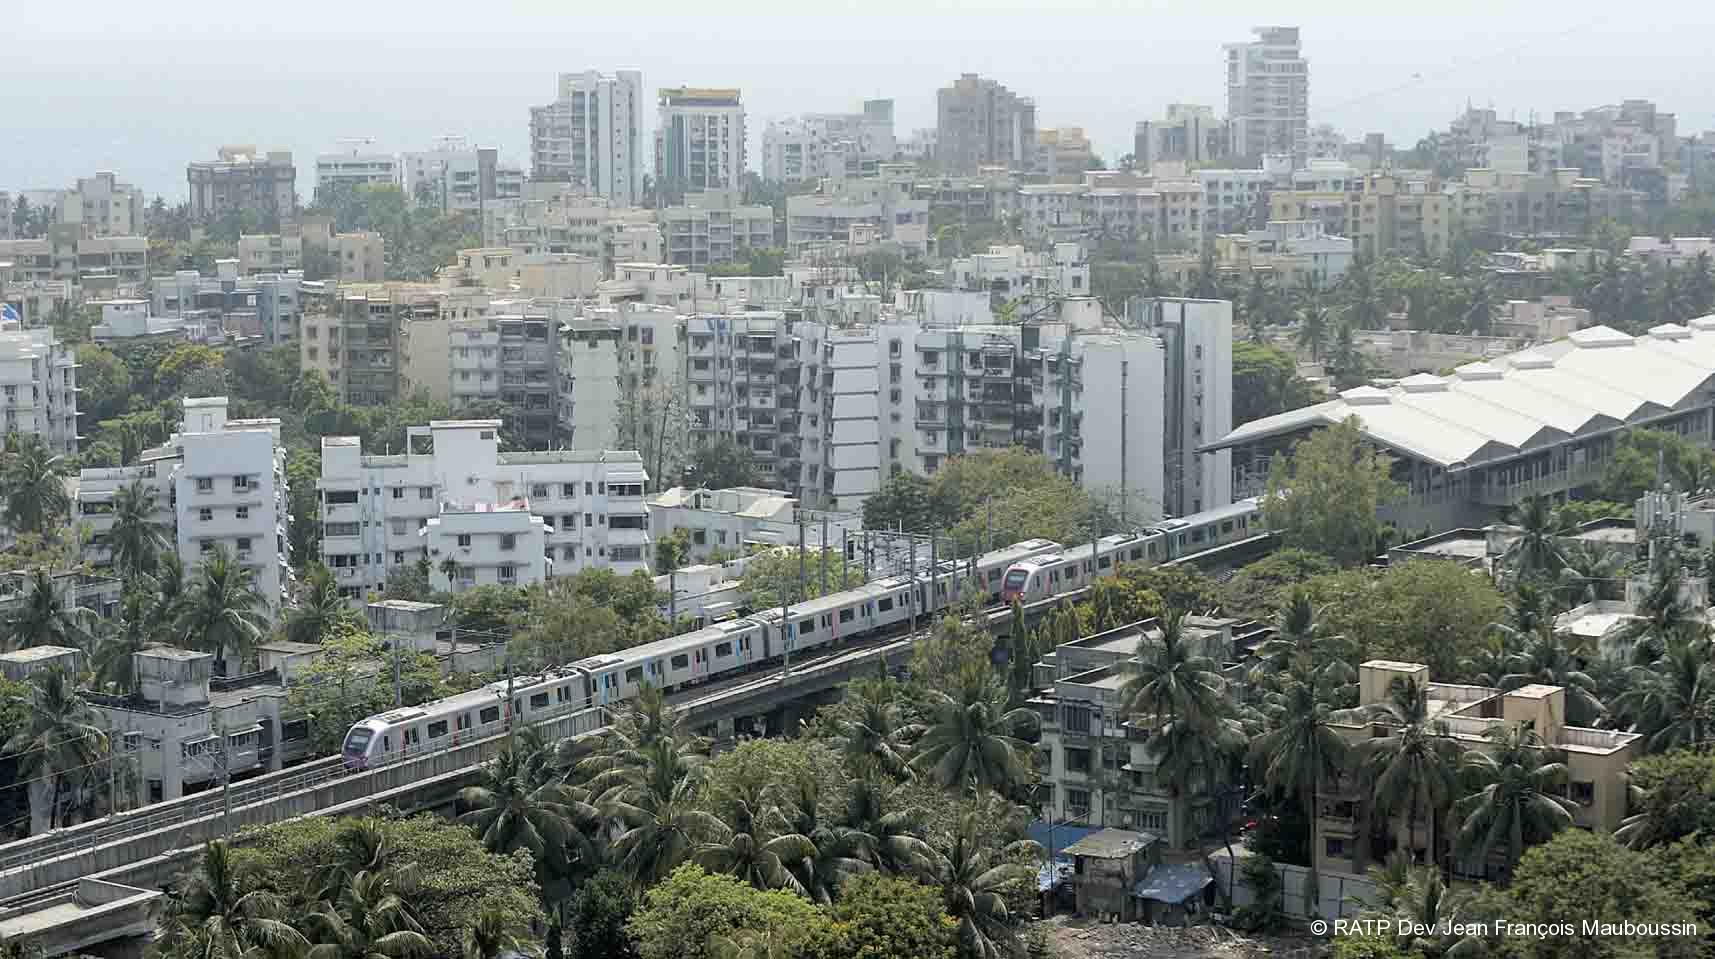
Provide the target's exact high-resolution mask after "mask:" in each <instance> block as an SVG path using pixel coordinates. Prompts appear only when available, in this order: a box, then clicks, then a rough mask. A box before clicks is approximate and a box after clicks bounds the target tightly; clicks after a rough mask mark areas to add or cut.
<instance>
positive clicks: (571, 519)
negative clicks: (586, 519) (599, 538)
mask: <svg viewBox="0 0 1715 959" xmlns="http://www.w3.org/2000/svg"><path fill="white" fill-rule="evenodd" d="M560 528H561V529H565V530H573V529H577V528H578V514H576V513H567V514H566V515H564V516H562V517H560Z"/></svg>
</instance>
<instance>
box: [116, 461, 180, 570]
mask: <svg viewBox="0 0 1715 959" xmlns="http://www.w3.org/2000/svg"><path fill="white" fill-rule="evenodd" d="M112 517H113V525H112V527H111V528H110V529H109V530H108V531H107V545H108V548H109V549H110V550H111V551H112V561H113V567H114V568H115V569H116V570H118V571H119V575H121V576H123V577H124V578H126V579H128V580H129V579H131V578H133V577H135V576H137V575H138V574H141V573H145V572H148V571H149V570H151V569H153V568H154V567H155V560H156V559H157V558H158V557H159V556H160V555H161V553H162V552H164V551H165V550H166V548H167V533H166V527H165V526H164V525H163V524H162V523H160V522H159V521H158V520H156V519H155V491H154V490H153V489H150V488H149V487H148V486H145V485H144V484H143V481H142V480H140V479H139V480H133V481H132V482H131V484H130V485H128V486H122V487H120V488H119V489H118V490H115V491H114V493H113V513H112Z"/></svg>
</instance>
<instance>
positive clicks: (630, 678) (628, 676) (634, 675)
mask: <svg viewBox="0 0 1715 959" xmlns="http://www.w3.org/2000/svg"><path fill="white" fill-rule="evenodd" d="M642 678H643V667H642V666H633V667H631V668H630V669H628V670H626V671H625V681H626V682H628V683H635V682H638V681H639V680H641V679H642Z"/></svg>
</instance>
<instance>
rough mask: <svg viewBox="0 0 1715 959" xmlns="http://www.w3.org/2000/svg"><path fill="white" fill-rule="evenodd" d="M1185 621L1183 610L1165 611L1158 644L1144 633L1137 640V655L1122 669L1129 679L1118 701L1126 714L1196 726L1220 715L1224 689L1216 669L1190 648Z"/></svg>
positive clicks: (1127, 661)
mask: <svg viewBox="0 0 1715 959" xmlns="http://www.w3.org/2000/svg"><path fill="white" fill-rule="evenodd" d="M1184 623H1185V613H1184V611H1183V610H1176V609H1175V610H1169V611H1168V612H1167V615H1166V617H1164V618H1163V619H1162V621H1161V639H1160V640H1159V641H1156V640H1154V639H1152V638H1151V637H1150V636H1149V634H1148V633H1147V632H1145V633H1144V635H1143V636H1142V637H1140V638H1139V639H1138V641H1137V653H1136V655H1135V656H1134V657H1133V658H1132V659H1129V660H1126V661H1125V663H1124V667H1123V668H1124V669H1125V671H1126V672H1127V674H1128V678H1127V679H1126V681H1125V683H1124V684H1123V685H1122V686H1120V701H1121V702H1122V703H1123V704H1124V707H1123V708H1124V709H1125V711H1126V713H1128V714H1130V715H1142V716H1151V717H1154V718H1155V719H1156V721H1157V722H1170V721H1172V720H1174V719H1180V718H1183V719H1186V720H1188V721H1190V722H1191V723H1192V724H1193V725H1196V724H1199V723H1201V722H1202V721H1203V720H1204V718H1205V717H1209V716H1213V715H1214V714H1216V713H1217V712H1219V710H1220V707H1221V702H1222V697H1223V694H1224V691H1225V687H1226V684H1225V683H1224V682H1223V681H1222V680H1221V673H1220V667H1219V666H1217V665H1216V663H1215V661H1214V660H1212V659H1210V658H1209V657H1207V656H1199V655H1197V654H1196V653H1195V652H1194V651H1193V650H1192V649H1191V646H1190V644H1189V643H1188V642H1187V641H1186V639H1185V631H1184Z"/></svg>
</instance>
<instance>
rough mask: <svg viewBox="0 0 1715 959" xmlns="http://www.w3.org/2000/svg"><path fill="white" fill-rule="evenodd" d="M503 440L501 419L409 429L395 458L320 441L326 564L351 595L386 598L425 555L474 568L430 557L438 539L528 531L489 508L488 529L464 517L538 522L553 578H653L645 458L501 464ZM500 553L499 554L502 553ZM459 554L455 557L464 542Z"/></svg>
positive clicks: (548, 456)
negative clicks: (504, 511) (466, 532)
mask: <svg viewBox="0 0 1715 959" xmlns="http://www.w3.org/2000/svg"><path fill="white" fill-rule="evenodd" d="M499 429H500V421H499V420H440V421H436V422H433V423H430V424H429V425H427V426H415V427H411V428H410V429H408V430H407V431H406V447H407V449H406V451H405V452H403V453H394V454H387V455H373V454H372V455H365V454H364V452H363V447H362V442H361V440H359V439H358V438H357V437H355V436H329V437H324V438H323V439H322V473H321V480H320V482H318V483H317V488H318V489H319V490H320V492H321V499H322V523H323V529H322V556H321V558H322V562H323V563H325V564H326V565H327V566H328V568H329V569H331V570H333V573H334V576H335V579H336V580H337V582H338V584H339V587H340V592H341V593H342V595H345V596H347V597H349V598H351V599H353V600H360V599H362V598H363V597H364V596H365V595H367V594H368V593H371V592H374V591H378V590H380V589H381V588H383V586H385V584H386V582H387V576H388V574H389V573H390V572H391V571H393V570H396V569H399V568H401V567H404V566H407V565H409V564H413V563H416V562H417V561H418V559H419V558H422V557H425V556H427V557H429V558H430V559H431V561H432V562H433V563H434V564H435V565H437V566H438V565H439V563H440V562H441V560H444V559H446V558H448V557H449V556H451V557H452V558H454V560H455V562H457V563H459V564H460V565H461V566H462V565H465V564H464V561H463V560H462V559H460V558H459V557H460V556H461V555H462V554H458V553H456V552H455V553H446V552H443V554H442V555H441V557H440V558H436V557H434V556H432V555H430V554H429V553H428V552H427V550H429V549H431V548H434V547H435V545H436V544H437V543H438V542H439V540H438V539H437V537H439V536H442V535H451V536H454V537H456V536H458V535H462V534H461V533H460V532H458V531H459V530H460V529H463V528H465V527H467V526H469V525H470V524H473V523H474V524H479V525H480V524H481V523H484V522H487V523H490V524H498V526H500V527H506V528H507V530H508V531H511V532H513V533H514V534H515V535H516V534H517V533H518V532H521V530H511V529H510V526H511V525H516V524H518V523H519V522H520V521H519V519H518V517H516V516H512V517H504V518H493V517H496V516H499V515H500V514H497V513H494V512H493V511H492V509H491V511H490V512H489V513H488V514H486V515H488V516H489V517H490V519H488V520H482V519H480V518H478V519H470V518H467V514H473V513H475V507H476V506H477V505H478V504H487V505H488V506H490V507H493V506H494V505H495V504H500V505H503V506H506V505H510V504H512V503H513V502H514V501H517V502H520V503H522V504H523V505H524V506H525V509H526V512H527V514H528V515H529V516H532V517H535V518H537V519H538V520H539V521H540V523H541V532H542V536H543V539H542V540H540V541H537V547H538V548H537V549H536V551H535V559H549V558H550V556H549V551H550V550H552V551H553V553H552V557H551V559H552V562H551V563H550V564H549V565H548V566H547V567H546V571H547V572H546V575H553V576H564V575H570V574H573V573H576V572H577V571H578V570H581V569H585V568H589V567H606V568H612V569H614V570H616V571H617V572H620V573H630V572H632V571H634V570H647V569H648V568H649V563H650V560H651V555H650V553H651V550H650V542H649V513H648V507H647V506H646V505H645V503H644V499H643V487H644V484H645V483H646V482H647V481H648V477H647V474H646V473H645V472H644V469H643V464H642V461H641V460H640V459H639V458H638V455H637V454H636V453H634V452H618V451H609V452H599V451H580V450H559V451H553V452H545V453H502V452H500V449H499V440H498V435H499ZM514 512H517V511H514ZM476 515H478V516H479V517H480V516H481V515H483V514H476ZM436 519H444V522H443V523H442V524H441V525H440V526H439V527H438V529H439V530H440V532H439V533H437V534H435V535H434V536H431V535H430V534H429V533H427V532H426V531H427V530H428V529H429V525H430V523H431V522H432V521H434V520H436ZM509 524H510V525H509ZM472 534H473V535H474V530H472ZM440 545H441V546H442V548H443V549H444V548H445V544H440ZM499 545H500V544H499V543H498V542H496V543H495V544H494V546H495V549H496V551H497V552H498V547H499ZM453 548H454V549H455V550H456V549H457V548H458V545H457V540H456V539H454V540H453ZM520 549H521V547H520ZM472 555H473V556H474V553H473V554H472ZM534 561H535V560H534V559H531V560H528V563H527V558H525V557H522V556H520V558H519V561H518V564H517V565H518V569H517V570H516V571H515V573H514V575H515V576H522V575H526V573H525V569H526V567H527V565H528V568H535V566H534ZM470 565H476V564H474V563H472V564H470ZM498 565H499V564H497V565H496V566H495V572H494V574H493V575H494V576H495V577H496V581H498V577H499V576H500V575H501V574H500V572H499V570H498ZM473 575H475V574H474V573H473ZM443 585H444V584H443Z"/></svg>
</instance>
